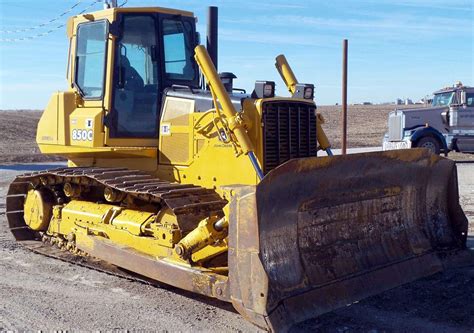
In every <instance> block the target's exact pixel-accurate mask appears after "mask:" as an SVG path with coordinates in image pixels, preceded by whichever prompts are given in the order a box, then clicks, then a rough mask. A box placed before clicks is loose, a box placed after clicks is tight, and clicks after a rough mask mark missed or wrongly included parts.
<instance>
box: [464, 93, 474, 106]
mask: <svg viewBox="0 0 474 333" xmlns="http://www.w3.org/2000/svg"><path fill="white" fill-rule="evenodd" d="M466 104H467V106H470V107H474V93H466Z"/></svg>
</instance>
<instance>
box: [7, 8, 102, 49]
mask: <svg viewBox="0 0 474 333" xmlns="http://www.w3.org/2000/svg"><path fill="white" fill-rule="evenodd" d="M99 2H103V0H94V1H93V2H92V3H91V4H90V5H89V6H87V7H86V8H84V9H83V10H82V11H80V12H79V13H78V14H77V15H81V14H84V13H85V12H87V11H88V10H89V9H91V8H92V7H94V6H95V5H96V4H97V3H99ZM80 3H82V0H81V1H79V2H78V3H76V4H75V5H74V6H72V7H71V8H70V9H68V10H67V11H65V12H64V13H62V14H61V15H59V16H58V17H57V18H55V19H52V20H50V21H48V22H49V23H47V24H50V23H52V22H54V21H56V20H57V19H59V18H61V17H63V16H64V15H66V14H67V13H70V12H71V11H72V10H73V9H74V8H76V7H77V6H78V5H79V4H80ZM47 24H44V25H43V26H45V25H47ZM65 26H66V24H65V23H62V24H60V25H58V26H56V27H53V28H51V29H49V30H47V31H45V32H41V33H38V34H35V35H32V36H25V37H19V38H0V43H1V42H22V41H27V40H33V39H36V38H39V37H44V36H47V35H49V34H51V33H53V32H54V31H56V30H58V29H61V28H63V27H65ZM37 27H39V26H37ZM34 29H36V27H31V28H28V29H26V30H25V31H30V30H34ZM22 32H23V31H22Z"/></svg>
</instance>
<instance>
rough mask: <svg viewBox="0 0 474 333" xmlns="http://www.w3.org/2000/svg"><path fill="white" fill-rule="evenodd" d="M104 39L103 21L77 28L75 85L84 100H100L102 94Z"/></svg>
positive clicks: (104, 23)
mask: <svg viewBox="0 0 474 333" xmlns="http://www.w3.org/2000/svg"><path fill="white" fill-rule="evenodd" d="M106 37H107V25H106V22H105V21H98V22H92V23H82V24H80V25H79V26H78V29H77V45H76V50H77V51H76V75H75V84H76V86H77V87H78V89H79V90H80V93H81V95H82V96H83V97H84V98H85V99H101V98H102V96H103V94H104V73H105V53H106V45H107V44H106V40H107V39H106Z"/></svg>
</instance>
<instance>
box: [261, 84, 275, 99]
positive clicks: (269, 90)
mask: <svg viewBox="0 0 474 333" xmlns="http://www.w3.org/2000/svg"><path fill="white" fill-rule="evenodd" d="M273 96H275V87H274V86H273V85H272V84H271V83H265V84H264V86H263V97H266V98H268V97H273Z"/></svg>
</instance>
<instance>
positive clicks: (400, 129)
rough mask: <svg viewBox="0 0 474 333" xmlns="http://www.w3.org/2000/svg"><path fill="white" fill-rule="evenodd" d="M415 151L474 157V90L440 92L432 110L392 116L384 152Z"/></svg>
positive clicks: (459, 87)
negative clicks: (451, 153)
mask: <svg viewBox="0 0 474 333" xmlns="http://www.w3.org/2000/svg"><path fill="white" fill-rule="evenodd" d="M415 147H423V148H428V149H430V150H431V151H432V152H433V153H436V154H440V153H444V154H445V155H447V154H448V153H449V152H450V151H457V152H466V153H474V87H467V86H464V85H462V84H461V83H457V84H456V85H455V86H453V87H449V88H444V89H441V90H439V91H436V92H435V93H434V98H433V102H432V104H431V106H430V107H424V108H417V109H405V110H395V111H392V112H390V114H389V116H388V132H387V133H385V136H384V139H383V150H391V149H406V148H415Z"/></svg>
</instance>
